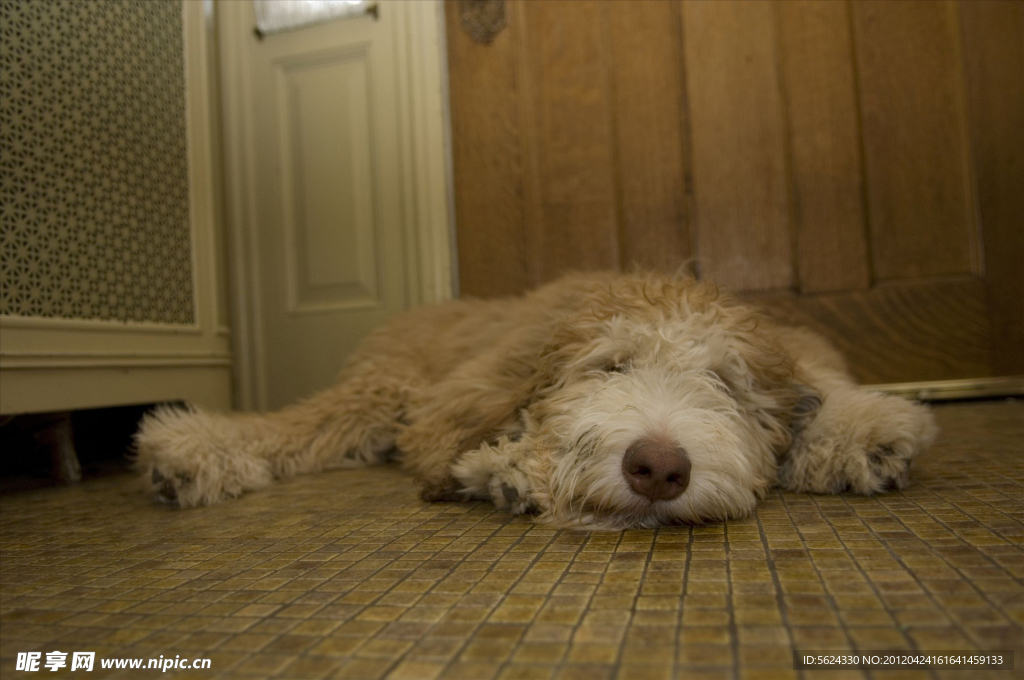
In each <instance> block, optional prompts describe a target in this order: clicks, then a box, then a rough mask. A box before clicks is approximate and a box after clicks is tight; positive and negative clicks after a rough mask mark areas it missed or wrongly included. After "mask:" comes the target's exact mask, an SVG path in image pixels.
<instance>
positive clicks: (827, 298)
mask: <svg viewBox="0 0 1024 680" xmlns="http://www.w3.org/2000/svg"><path fill="white" fill-rule="evenodd" d="M474 4H475V3H473V2H449V3H448V5H447V24H448V26H447V28H448V56H449V68H450V89H451V107H452V128H453V132H452V139H453V156H454V172H455V211H456V223H457V234H458V257H459V271H460V282H461V291H462V293H463V294H465V295H475V296H484V297H487V296H495V295H505V294H512V293H518V292H520V291H523V290H525V289H527V288H530V287H532V286H535V285H538V284H540V283H543V282H545V281H548V280H550V279H553V278H555V277H557V276H558V275H559V274H561V273H563V272H565V271H567V270H573V269H599V268H620V269H627V268H630V267H633V266H635V265H640V266H643V267H651V268H661V269H675V268H678V267H680V266H682V265H684V264H686V263H692V266H693V267H694V268H695V269H696V271H697V272H698V274H699V275H700V276H702V277H710V278H712V279H713V280H715V281H717V282H718V283H719V284H720V285H722V286H724V287H727V288H731V289H733V290H737V291H740V292H741V293H742V294H743V295H745V296H748V297H751V298H756V299H759V300H761V301H763V302H764V303H765V305H766V306H767V307H769V308H770V309H771V310H773V312H774V313H775V314H777V315H779V316H781V317H782V318H784V319H787V320H789V321H793V322H797V323H805V324H809V325H811V326H813V327H816V328H818V329H819V330H821V331H822V332H824V333H825V334H827V335H829V336H830V337H831V338H832V339H833V340H834V341H835V342H837V343H838V344H839V346H840V347H841V348H842V349H843V350H844V352H845V353H846V354H847V356H848V358H849V359H850V363H851V366H852V368H853V370H854V372H855V373H857V375H858V377H859V378H860V379H861V380H863V381H865V382H870V383H897V382H908V381H926V380H950V379H964V378H982V377H991V376H1006V375H1014V374H1022V373H1024V218H1022V216H1024V191H1022V190H1021V187H1024V87H1022V85H1021V83H1024V3H1011V2H998V1H989V0H982V1H971V2H953V1H947V2H930V1H924V2H919V1H916V0H915V1H911V0H893V1H888V0H885V1H880V2H874V1H862V2H852V3H850V2H815V1H813V0H807V1H804V0H793V1H787V2H778V3H764V2H743V1H735V2H734V1H731V0H727V1H719V0H715V1H707V2H705V1H698V0H695V1H688V2H674V1H673V2H669V1H664V2H663V1H656V0H655V1H648V0H637V1H632V2H600V1H576V0H572V1H564V2H563V1H550V0H549V1H544V2H532V1H522V0H510V1H508V2H505V3H501V5H502V7H503V10H504V12H505V26H504V28H502V30H501V31H500V32H498V33H497V35H496V36H494V37H493V39H492V40H491V41H490V42H476V41H474V39H473V38H472V37H470V35H471V32H469V31H467V30H466V27H465V24H466V23H468V22H472V21H473V19H474V15H473V12H474ZM477 7H478V6H477ZM492 9H493V5H492Z"/></svg>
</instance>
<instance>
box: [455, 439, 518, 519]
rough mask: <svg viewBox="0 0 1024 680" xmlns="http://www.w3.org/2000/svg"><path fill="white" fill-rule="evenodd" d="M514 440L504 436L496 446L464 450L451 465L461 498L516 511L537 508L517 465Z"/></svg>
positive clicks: (516, 512) (516, 443)
mask: <svg viewBox="0 0 1024 680" xmlns="http://www.w3.org/2000/svg"><path fill="white" fill-rule="evenodd" d="M517 446H518V442H510V441H508V440H507V439H506V438H504V437H503V438H502V439H500V440H499V441H498V443H497V445H496V446H491V445H489V444H484V445H483V446H481V447H480V448H479V449H476V450H475V451H469V452H467V453H465V454H464V455H463V456H462V458H461V459H460V460H459V461H458V462H457V463H456V464H455V466H454V467H453V468H452V474H453V475H454V476H455V478H456V479H457V480H458V481H459V483H460V484H461V485H462V489H461V491H460V492H459V493H460V494H462V496H463V497H465V498H475V499H477V500H489V501H491V502H492V503H494V505H495V507H497V508H499V509H501V510H507V511H509V512H511V513H513V514H516V515H524V514H533V513H535V512H537V509H538V508H537V503H536V502H535V501H534V499H533V494H532V493H531V490H530V480H529V478H528V477H527V476H526V473H524V472H523V471H522V469H520V468H519V466H518V462H517V461H518V458H519V456H518V452H517V451H516V450H515V449H516V447H517Z"/></svg>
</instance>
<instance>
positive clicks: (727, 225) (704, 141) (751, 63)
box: [682, 1, 793, 290]
mask: <svg viewBox="0 0 1024 680" xmlns="http://www.w3.org/2000/svg"><path fill="white" fill-rule="evenodd" d="M682 8H683V45H684V48H685V49H684V53H685V59H686V81H687V100H688V103H689V107H690V108H689V112H690V144H691V149H692V153H691V155H692V173H693V202H694V204H695V211H694V214H693V215H692V221H691V224H692V228H694V229H695V230H696V233H697V243H698V248H699V255H700V264H701V266H702V268H703V269H704V271H705V273H708V274H710V275H712V276H713V277H714V278H715V279H716V280H717V281H719V282H720V283H723V284H725V285H727V286H729V287H731V288H734V289H746V290H750V289H756V290H761V289H771V288H787V287H789V286H790V285H792V283H793V271H792V264H791V240H790V234H789V196H788V188H787V180H786V138H785V124H784V121H783V113H782V101H781V94H780V88H779V77H778V76H779V74H778V70H777V68H776V46H775V40H774V27H775V22H774V17H773V12H774V9H773V8H772V5H771V4H770V3H763V2H731V1H730V2H705V1H699V2H698V1H695V2H684V3H683V4H682Z"/></svg>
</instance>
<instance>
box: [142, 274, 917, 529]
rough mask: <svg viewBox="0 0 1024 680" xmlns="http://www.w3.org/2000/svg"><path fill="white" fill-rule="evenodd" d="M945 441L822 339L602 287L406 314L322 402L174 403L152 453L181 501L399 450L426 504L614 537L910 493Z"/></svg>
mask: <svg viewBox="0 0 1024 680" xmlns="http://www.w3.org/2000/svg"><path fill="white" fill-rule="evenodd" d="M934 434H935V427H934V425H933V422H932V417H931V414H930V413H929V412H928V411H927V410H926V409H925V408H924V407H922V406H918V405H915V404H913V403H911V402H908V401H905V400H903V399H899V398H896V397H892V396H886V395H883V394H878V393H874V392H870V391H868V390H865V389H862V388H859V387H858V386H857V385H856V384H855V383H854V382H853V380H852V379H851V378H850V376H849V374H848V373H847V372H846V369H845V368H844V366H843V361H842V359H841V358H840V356H839V354H838V353H837V352H836V351H835V350H834V349H833V348H832V347H830V346H829V345H828V344H827V343H826V342H825V341H824V340H823V339H822V338H820V337H818V336H816V335H814V334H812V333H811V332H809V331H807V330H802V329H794V328H786V327H781V326H777V325H775V324H773V323H771V322H769V321H768V320H767V319H766V318H764V317H763V316H761V315H760V314H759V313H758V312H757V311H755V310H754V309H753V308H751V307H749V306H747V305H744V304H740V303H738V302H737V301H735V300H734V299H732V298H730V297H728V296H727V295H723V294H720V293H719V292H718V291H717V290H716V289H715V287H714V286H713V285H711V284H709V283H698V282H696V281H694V280H693V279H689V278H684V277H682V276H663V275H656V274H650V275H618V274H589V275H574V276H569V277H566V278H563V279H561V280H559V281H556V282H555V283H552V284H549V285H547V286H545V287H543V288H540V289H539V290H537V291H535V292H533V293H530V294H528V295H526V296H525V297H521V298H514V299H501V300H493V301H479V300H463V301H459V302H453V303H450V304H448V305H444V306H441V307H430V308H423V309H418V310H414V311H411V312H408V313H406V314H404V315H401V316H399V317H396V318H395V319H394V320H392V321H390V322H389V323H388V324H386V325H385V326H384V327H382V328H380V329H379V330H377V331H375V332H374V333H372V334H371V335H370V336H369V337H367V338H366V340H365V341H364V342H363V343H362V346H361V347H360V349H359V350H358V351H357V352H356V353H355V354H354V355H353V356H352V358H351V359H350V360H349V362H348V364H347V367H346V368H345V369H344V371H343V372H342V374H341V376H340V378H339V380H338V382H337V384H336V385H335V386H334V387H332V388H330V389H328V390H326V391H324V392H321V393H319V394H317V395H315V396H313V397H311V398H309V399H307V400H306V401H303V402H301V403H299V404H297V405H295V406H292V407H289V408H287V409H284V410H283V411H280V412H277V413H271V414H266V415H244V414H237V415H220V414H214V413H206V412H203V411H197V410H174V409H169V408H164V409H160V410H158V411H156V412H155V413H153V414H151V415H149V416H147V418H146V419H145V420H144V422H143V423H142V425H141V429H140V431H139V433H138V435H137V437H136V445H137V451H138V461H137V463H138V466H139V468H140V469H141V470H142V472H143V473H144V475H145V478H146V480H147V481H148V482H150V483H151V484H152V486H153V489H154V491H155V492H156V493H157V495H158V497H159V498H160V499H161V500H165V501H168V502H176V503H178V504H180V505H181V506H194V505H204V504H208V503H215V502H217V501H220V500H223V499H225V498H232V497H235V496H238V495H240V494H242V493H244V492H246V491H252V490H255V489H259V488H261V487H265V486H267V485H268V484H270V483H271V482H272V481H273V480H274V479H275V478H279V477H288V476H292V475H298V474H305V473H311V472H318V471H320V470H325V469H331V468H340V467H352V466H357V465H368V464H373V463H379V462H383V461H385V460H386V459H387V458H389V457H390V456H391V455H392V454H397V455H398V456H399V457H400V458H401V461H402V465H403V466H404V467H405V468H406V469H407V470H409V471H410V472H412V473H413V475H415V477H416V478H417V479H418V480H419V482H420V484H421V485H422V496H423V498H424V499H426V500H456V499H485V500H490V501H493V502H494V504H495V505H496V506H498V507H499V508H505V509H508V510H510V511H512V512H515V513H525V512H535V513H538V514H539V520H540V521H543V522H546V523H549V524H554V525H556V526H562V527H585V528H607V529H616V528H624V527H650V526H656V525H661V524H673V523H695V522H704V521H709V520H724V519H727V518H730V517H741V516H743V515H746V514H747V513H749V512H750V511H751V510H753V508H754V506H755V504H756V502H757V500H758V498H759V497H762V496H763V495H764V494H765V492H766V491H767V490H768V489H769V488H771V487H772V485H774V484H776V483H778V484H780V485H782V486H783V487H784V488H786V489H791V490H795V491H810V492H816V493H839V492H842V491H847V490H849V491H852V492H855V493H861V494H872V493H876V492H879V491H885V490H889V489H893V488H897V489H901V488H903V487H904V486H906V484H907V483H908V474H909V466H910V462H911V459H912V458H913V457H914V456H915V455H916V454H918V453H920V452H921V451H923V450H924V449H925V448H927V446H928V445H929V444H930V443H931V441H932V439H933V438H934Z"/></svg>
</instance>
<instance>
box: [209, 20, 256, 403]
mask: <svg viewBox="0 0 1024 680" xmlns="http://www.w3.org/2000/svg"><path fill="white" fill-rule="evenodd" d="M214 21H215V23H216V26H217V29H216V30H217V43H218V48H219V52H218V55H217V56H218V59H217V66H218V68H219V69H220V84H221V92H220V97H221V100H220V103H221V124H222V130H221V143H222V154H221V158H222V163H223V171H224V172H223V177H224V191H225V200H224V220H225V224H224V227H225V231H226V236H227V239H226V242H227V244H228V253H227V255H228V258H227V259H228V261H229V263H230V272H229V274H230V291H229V292H230V298H231V300H232V301H233V304H232V305H231V325H232V327H233V328H234V333H233V334H232V347H233V350H234V354H235V390H234V401H235V406H236V407H237V408H239V409H242V410H246V411H250V410H254V409H257V408H262V407H263V406H264V405H265V404H266V403H267V397H266V395H267V386H266V374H265V371H264V370H263V361H262V358H263V356H264V355H265V352H264V349H263V340H262V331H261V329H262V323H263V320H262V316H261V313H260V307H259V304H258V302H259V299H260V275H259V250H258V248H257V244H256V239H255V233H254V232H255V222H254V217H253V216H254V215H255V214H256V213H255V200H256V190H255V186H256V180H255V176H254V160H253V153H254V148H253V146H252V143H251V140H252V139H253V132H252V129H253V120H252V111H251V110H250V109H249V107H248V106H247V104H246V102H248V101H249V100H250V98H251V92H252V83H251V82H250V77H249V69H248V68H247V65H248V64H249V61H250V59H251V55H250V51H249V40H250V39H251V37H252V33H251V32H250V30H249V28H250V27H251V26H255V15H254V12H253V9H252V3H248V2H220V3H216V4H215V5H214Z"/></svg>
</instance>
